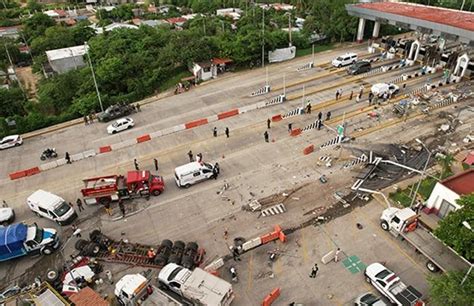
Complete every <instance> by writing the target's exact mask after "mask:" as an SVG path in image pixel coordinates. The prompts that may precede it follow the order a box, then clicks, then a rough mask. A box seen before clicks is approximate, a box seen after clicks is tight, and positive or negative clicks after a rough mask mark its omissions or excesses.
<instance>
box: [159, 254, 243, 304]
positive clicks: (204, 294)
mask: <svg viewBox="0 0 474 306" xmlns="http://www.w3.org/2000/svg"><path fill="white" fill-rule="evenodd" d="M158 281H159V283H160V284H161V285H162V286H164V287H165V288H167V289H169V290H171V291H174V292H175V293H177V294H179V295H180V296H182V297H184V298H185V299H187V300H189V301H191V302H192V303H193V304H195V305H213V306H227V305H230V304H231V303H232V301H233V299H234V292H233V290H232V285H231V284H230V283H229V282H227V281H225V280H223V279H221V278H219V277H217V276H215V275H212V274H210V273H208V272H206V271H204V270H202V269H200V268H196V269H194V270H193V271H191V270H189V269H186V268H184V267H181V266H179V265H177V264H174V263H169V264H167V265H166V266H164V267H163V268H162V269H161V271H160V273H159V274H158Z"/></svg>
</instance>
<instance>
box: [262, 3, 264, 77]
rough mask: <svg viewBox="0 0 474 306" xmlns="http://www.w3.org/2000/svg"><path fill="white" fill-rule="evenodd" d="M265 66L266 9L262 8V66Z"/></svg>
mask: <svg viewBox="0 0 474 306" xmlns="http://www.w3.org/2000/svg"><path fill="white" fill-rule="evenodd" d="M263 67H265V9H263V8H262V68H263Z"/></svg>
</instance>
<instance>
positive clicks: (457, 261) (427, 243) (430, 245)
mask: <svg viewBox="0 0 474 306" xmlns="http://www.w3.org/2000/svg"><path fill="white" fill-rule="evenodd" d="M417 218H418V215H417V214H416V213H415V212H414V211H413V210H412V209H411V208H403V209H398V208H396V207H390V208H387V209H385V210H384V211H383V213H382V216H381V217H380V226H381V227H382V229H383V230H385V231H390V233H391V234H393V235H394V236H395V237H398V236H400V237H402V238H403V239H404V240H405V241H407V242H408V243H409V244H411V245H412V246H413V247H414V248H415V249H416V250H417V251H418V252H420V253H421V254H423V255H424V256H425V257H426V258H427V259H428V261H427V263H426V267H427V268H428V270H430V271H431V272H437V271H439V270H442V271H443V272H446V271H467V270H468V269H469V268H470V266H471V264H470V263H469V262H468V261H467V260H466V259H464V258H463V257H461V256H459V255H458V254H457V253H456V252H455V251H454V250H453V249H451V248H450V247H448V246H447V245H445V244H444V243H443V242H442V241H441V240H439V239H438V238H437V237H435V236H434V235H433V234H432V233H431V232H429V231H428V230H427V229H425V228H423V227H422V226H420V225H419V224H418V221H417Z"/></svg>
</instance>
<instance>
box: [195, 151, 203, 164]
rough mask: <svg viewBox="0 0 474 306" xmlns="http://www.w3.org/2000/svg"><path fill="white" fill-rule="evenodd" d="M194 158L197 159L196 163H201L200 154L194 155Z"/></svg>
mask: <svg viewBox="0 0 474 306" xmlns="http://www.w3.org/2000/svg"><path fill="white" fill-rule="evenodd" d="M196 157H197V162H198V163H200V162H202V153H198V154H196Z"/></svg>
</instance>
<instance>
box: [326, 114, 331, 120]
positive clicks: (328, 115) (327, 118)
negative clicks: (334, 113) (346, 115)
mask: <svg viewBox="0 0 474 306" xmlns="http://www.w3.org/2000/svg"><path fill="white" fill-rule="evenodd" d="M326 120H331V112H328V113H327V114H326Z"/></svg>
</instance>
